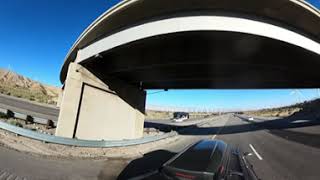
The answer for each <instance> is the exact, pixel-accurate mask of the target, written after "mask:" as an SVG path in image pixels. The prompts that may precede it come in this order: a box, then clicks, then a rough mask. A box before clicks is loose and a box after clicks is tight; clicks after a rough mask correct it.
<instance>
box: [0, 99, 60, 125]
mask: <svg viewBox="0 0 320 180" xmlns="http://www.w3.org/2000/svg"><path fill="white" fill-rule="evenodd" d="M0 108H4V109H10V110H11V111H14V112H18V113H22V114H26V115H31V116H35V117H38V118H44V119H50V120H53V121H57V120H58V116H59V109H58V108H56V107H54V106H49V105H44V104H38V103H35V102H30V101H27V100H24V99H21V98H16V97H12V96H6V95H2V94H0Z"/></svg>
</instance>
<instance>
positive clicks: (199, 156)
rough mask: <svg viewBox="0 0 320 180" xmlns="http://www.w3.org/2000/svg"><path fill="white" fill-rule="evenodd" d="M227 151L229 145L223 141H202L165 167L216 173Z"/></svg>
mask: <svg viewBox="0 0 320 180" xmlns="http://www.w3.org/2000/svg"><path fill="white" fill-rule="evenodd" d="M226 149H227V145H226V144H225V143H224V142H223V141H213V140H201V141H199V142H197V143H196V144H194V145H192V146H191V147H190V148H188V149H187V150H186V151H184V152H183V153H181V154H179V155H178V156H177V157H175V158H174V160H171V161H170V162H169V163H168V164H166V165H165V166H168V167H172V168H176V169H181V170H187V171H198V172H210V173H212V172H213V173H215V172H216V171H217V169H218V168H219V167H220V164H221V162H222V159H223V156H224V154H225V151H226Z"/></svg>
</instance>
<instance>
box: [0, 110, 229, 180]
mask: <svg viewBox="0 0 320 180" xmlns="http://www.w3.org/2000/svg"><path fill="white" fill-rule="evenodd" d="M227 117H228V116H223V117H216V118H215V121H214V122H213V123H212V124H213V125H212V126H215V127H219V128H220V127H221V126H223V125H224V124H225V123H226V122H227V120H228V119H227ZM215 132H216V129H215V128H212V129H206V130H203V129H194V128H191V129H189V130H187V131H185V132H184V133H183V134H181V135H179V138H178V140H177V141H176V142H174V143H171V144H166V145H163V146H159V147H158V150H156V151H153V152H149V153H146V154H144V155H143V157H139V158H137V159H121V158H118V159H101V160H83V159H57V158H50V157H35V156H31V155H29V154H25V153H22V152H17V151H15V150H10V149H7V148H5V147H2V146H0V177H1V175H2V173H3V175H4V177H3V179H6V178H8V177H10V176H11V177H18V178H20V179H23V178H25V179H32V180H38V179H39V180H40V179H46V180H47V179H48V180H50V179H76V180H81V179H90V180H91V179H92V180H97V179H117V178H118V176H119V178H118V179H127V178H128V177H134V176H137V175H141V174H144V173H145V172H149V171H153V170H155V169H157V168H158V167H160V166H161V165H162V163H164V162H165V161H167V160H168V159H170V158H171V157H172V156H173V155H175V154H176V153H177V152H180V151H181V150H182V149H184V148H185V147H186V146H188V145H190V144H191V143H194V142H197V141H198V140H200V139H203V138H211V137H212V136H211V134H215ZM0 179H1V178H0Z"/></svg>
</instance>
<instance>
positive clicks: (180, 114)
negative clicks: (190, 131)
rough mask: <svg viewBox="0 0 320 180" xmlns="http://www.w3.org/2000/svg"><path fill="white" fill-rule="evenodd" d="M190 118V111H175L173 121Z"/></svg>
mask: <svg viewBox="0 0 320 180" xmlns="http://www.w3.org/2000/svg"><path fill="white" fill-rule="evenodd" d="M187 119H189V113H186V112H174V113H173V121H174V122H183V121H184V120H187Z"/></svg>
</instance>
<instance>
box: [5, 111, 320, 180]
mask: <svg viewBox="0 0 320 180" xmlns="http://www.w3.org/2000/svg"><path fill="white" fill-rule="evenodd" d="M291 122H292V121H288V120H277V121H270V122H268V123H261V122H260V123H259V124H257V123H251V122H248V121H247V120H246V119H241V118H238V117H235V116H233V115H231V114H229V115H223V116H219V117H216V118H214V120H213V121H209V122H208V123H205V124H203V125H201V126H200V127H196V126H193V127H190V128H188V129H186V130H183V131H180V132H179V133H180V135H179V138H178V140H177V141H176V142H174V143H171V144H167V145H163V146H159V147H158V148H157V150H155V151H152V152H148V153H146V154H144V155H143V156H142V157H139V158H136V159H106V160H67V159H62V160H61V159H52V158H44V157H42V158H41V157H33V156H30V155H26V154H24V153H20V152H16V151H12V150H8V149H6V148H3V147H0V159H1V161H0V176H1V170H5V172H9V173H7V174H13V175H14V176H18V177H27V179H120V180H121V179H128V178H130V177H136V176H139V175H143V174H146V173H149V172H154V171H155V170H157V169H158V168H159V167H160V166H161V165H162V164H163V163H164V162H166V161H167V160H169V159H170V158H171V157H173V156H174V155H175V154H176V153H178V152H180V151H181V150H182V149H184V148H185V147H187V146H188V145H190V144H192V143H194V142H197V141H198V140H200V139H209V138H211V139H220V140H223V141H225V142H227V143H228V144H231V145H233V146H238V147H240V148H241V150H242V151H245V152H251V153H252V154H253V155H252V156H249V157H248V159H249V161H250V163H251V164H253V165H254V169H255V171H256V172H257V174H258V176H259V178H261V179H267V180H269V179H270V180H272V179H277V180H282V179H284V180H286V179H290V180H295V179H304V180H317V179H319V177H320V171H319V170H318V162H320V149H319V147H318V146H316V145H314V144H309V143H308V142H309V141H312V140H315V139H316V140H317V141H319V138H318V136H317V134H316V132H315V133H313V132H308V133H309V134H308V136H306V138H307V139H305V141H304V142H302V141H301V139H298V140H297V139H296V137H295V135H294V136H293V137H292V134H290V133H288V134H287V135H284V134H285V133H286V132H287V131H290V132H303V131H304V129H305V128H307V129H313V130H315V131H317V132H319V130H320V126H319V125H318V124H315V123H313V124H309V125H310V126H302V127H296V126H289V125H291V124H295V123H291ZM271 124H274V125H277V126H278V129H276V126H272V125H271ZM280 124H281V125H280ZM286 126H287V127H289V128H287V129H286V128H285V127H286ZM274 131H276V133H275V132H274ZM279 131H280V132H281V131H283V132H282V133H280V132H279ZM311 137H312V138H313V139H312V138H311ZM300 138H301V137H300ZM44 177H49V178H44ZM146 179H154V180H156V179H160V178H159V175H158V174H154V175H152V176H150V177H149V178H146Z"/></svg>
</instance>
